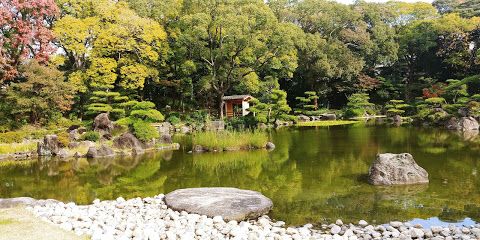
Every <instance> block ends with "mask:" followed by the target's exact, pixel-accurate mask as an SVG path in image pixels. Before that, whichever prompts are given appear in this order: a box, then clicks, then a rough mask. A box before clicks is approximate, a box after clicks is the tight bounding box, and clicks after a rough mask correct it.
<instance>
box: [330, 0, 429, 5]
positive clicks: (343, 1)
mask: <svg viewBox="0 0 480 240" xmlns="http://www.w3.org/2000/svg"><path fill="white" fill-rule="evenodd" d="M335 1H337V2H340V3H345V4H351V3H353V2H355V0H335ZM387 1H388V0H366V2H387ZM401 1H402V2H409V3H412V2H428V3H431V2H433V0H401Z"/></svg>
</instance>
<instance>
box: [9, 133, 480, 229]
mask: <svg viewBox="0 0 480 240" xmlns="http://www.w3.org/2000/svg"><path fill="white" fill-rule="evenodd" d="M269 134H270V138H271V140H272V141H273V142H274V143H275V144H276V146H277V148H276V149H275V150H274V151H272V152H267V151H263V150H262V151H251V152H228V153H204V154H193V155H192V154H189V153H187V152H188V150H190V147H189V146H188V145H189V144H188V138H183V139H179V140H181V142H182V143H183V144H182V146H183V147H182V149H181V150H178V151H167V152H158V153H155V154H147V155H143V156H141V157H138V158H133V159H132V158H118V159H110V160H89V161H87V160H86V159H79V160H74V161H70V162H63V161H43V162H42V161H38V162H35V163H33V164H32V165H31V166H29V165H25V166H4V167H1V168H0V198H7V197H19V196H30V197H34V198H55V199H59V200H63V201H75V202H77V203H80V204H86V203H89V202H91V201H92V200H93V199H95V198H100V199H115V198H117V197H119V196H123V197H125V198H131V197H136V196H153V195H156V194H158V193H168V192H170V191H172V190H175V189H178V188H187V187H207V186H231V187H238V188H243V189H252V190H257V191H260V192H262V193H263V194H265V195H266V196H268V197H270V198H271V199H272V200H273V202H274V209H273V211H272V212H271V214H270V216H271V217H273V218H275V219H279V220H284V221H286V222H287V223H288V224H293V225H299V224H303V223H306V222H313V223H321V222H331V221H335V220H336V219H337V218H340V219H342V220H343V221H344V222H354V221H358V220H359V219H365V220H367V221H369V222H374V221H375V222H377V223H384V222H388V221H391V220H402V221H408V220H412V219H433V220H429V221H439V220H440V221H444V222H460V223H462V222H465V221H470V219H472V220H473V221H479V220H480V178H479V176H478V174H477V168H478V167H480V159H479V153H480V138H478V137H475V136H470V135H468V136H463V135H460V134H457V133H454V132H447V131H441V130H435V129H416V128H387V127H379V126H376V127H366V126H362V125H352V126H338V127H331V128H303V129H296V128H290V129H283V130H277V131H272V132H270V133H269ZM382 152H394V153H400V152H409V153H411V154H412V155H413V156H414V158H415V159H416V161H417V163H418V164H419V165H420V166H422V167H424V168H425V169H426V170H427V171H428V172H429V174H430V184H428V185H414V186H402V187H374V186H370V185H368V184H367V182H366V173H367V172H368V167H369V165H370V163H371V162H372V161H373V160H374V159H375V155H376V154H377V153H382ZM427 222H428V221H427Z"/></svg>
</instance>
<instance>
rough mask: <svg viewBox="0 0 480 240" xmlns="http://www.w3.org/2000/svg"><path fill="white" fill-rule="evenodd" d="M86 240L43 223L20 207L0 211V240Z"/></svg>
mask: <svg viewBox="0 0 480 240" xmlns="http://www.w3.org/2000/svg"><path fill="white" fill-rule="evenodd" d="M34 239H35V240H67V239H68V240H70V239H72V240H86V239H88V238H87V237H79V236H77V235H75V234H74V233H73V232H67V231H64V230H63V229H61V228H59V227H57V226H55V225H53V224H50V223H47V222H44V221H42V220H40V219H39V218H37V217H35V216H34V215H33V214H32V213H30V212H28V211H27V210H25V209H24V208H22V207H15V208H4V209H0V240H34Z"/></svg>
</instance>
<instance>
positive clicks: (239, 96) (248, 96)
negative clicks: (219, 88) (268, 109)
mask: <svg viewBox="0 0 480 240" xmlns="http://www.w3.org/2000/svg"><path fill="white" fill-rule="evenodd" d="M246 98H252V96H250V95H231V96H224V97H223V98H222V99H223V100H224V101H225V100H238V99H241V100H245V99H246Z"/></svg>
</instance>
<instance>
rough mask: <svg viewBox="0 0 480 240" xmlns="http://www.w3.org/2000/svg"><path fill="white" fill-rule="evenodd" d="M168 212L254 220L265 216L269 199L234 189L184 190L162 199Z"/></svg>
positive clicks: (254, 193) (225, 218) (248, 191)
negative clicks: (172, 210) (168, 209)
mask: <svg viewBox="0 0 480 240" xmlns="http://www.w3.org/2000/svg"><path fill="white" fill-rule="evenodd" d="M165 203H166V204H167V206H168V207H169V208H172V209H174V210H177V211H186V212H189V213H196V214H200V215H206V216H209V217H215V216H221V217H223V219H224V220H225V221H231V220H235V221H242V220H245V219H255V218H258V217H260V216H262V215H264V214H266V213H268V212H269V211H270V210H271V209H272V206H273V203H272V201H271V200H270V199H268V198H267V197H265V196H263V195H262V194H261V193H259V192H255V191H250V190H242V189H237V188H222V187H218V188H187V189H179V190H175V191H173V192H171V193H169V194H167V195H166V196H165Z"/></svg>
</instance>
